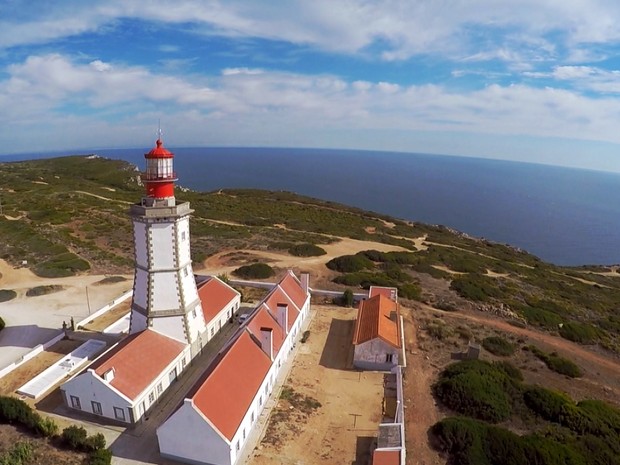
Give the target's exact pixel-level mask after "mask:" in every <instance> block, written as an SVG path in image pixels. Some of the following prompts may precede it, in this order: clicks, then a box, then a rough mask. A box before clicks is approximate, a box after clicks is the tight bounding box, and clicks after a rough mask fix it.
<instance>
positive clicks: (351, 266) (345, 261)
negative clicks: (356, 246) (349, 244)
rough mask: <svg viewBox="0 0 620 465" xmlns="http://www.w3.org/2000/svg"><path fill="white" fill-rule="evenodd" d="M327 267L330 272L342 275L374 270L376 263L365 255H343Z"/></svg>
mask: <svg viewBox="0 0 620 465" xmlns="http://www.w3.org/2000/svg"><path fill="white" fill-rule="evenodd" d="M325 265H326V266H327V268H329V269H330V270H334V271H339V272H341V273H356V272H358V271H362V270H366V269H373V268H374V263H373V262H372V261H371V260H369V259H368V258H366V257H365V256H363V255H342V256H341V257H336V258H332V259H331V260H330V261H328V262H327V263H326V264H325Z"/></svg>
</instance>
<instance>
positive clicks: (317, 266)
mask: <svg viewBox="0 0 620 465" xmlns="http://www.w3.org/2000/svg"><path fill="white" fill-rule="evenodd" d="M320 247H321V248H322V249H324V250H325V251H326V252H327V254H326V255H321V256H319V257H294V256H292V255H289V254H288V253H286V252H281V253H279V252H271V251H270V252H266V251H256V250H224V251H222V252H220V253H217V254H215V255H212V256H210V257H209V258H207V259H206V260H205V261H204V262H203V266H204V268H203V269H204V270H205V272H208V273H209V274H213V275H220V274H228V275H230V274H231V272H232V271H233V270H235V269H236V268H238V267H239V266H241V265H245V264H247V263H250V261H251V258H257V259H259V260H262V261H266V262H268V263H269V264H270V265H271V266H273V267H277V268H282V269H292V270H295V271H305V272H309V273H310V275H311V279H312V282H313V283H316V282H317V281H319V280H321V279H324V278H325V277H326V276H328V275H331V274H332V273H333V272H331V271H330V270H329V269H327V267H326V266H325V264H326V263H327V262H328V261H330V260H331V259H332V258H334V257H339V256H341V255H353V254H356V253H358V252H361V251H363V250H379V251H381V252H391V251H408V250H407V249H405V248H403V247H399V246H395V245H389V244H380V243H378V242H371V241H359V240H356V239H349V238H343V239H341V240H339V241H338V242H334V243H333V244H321V246H320ZM235 256H236V257H243V262H242V263H240V262H238V261H236V260H231V257H235Z"/></svg>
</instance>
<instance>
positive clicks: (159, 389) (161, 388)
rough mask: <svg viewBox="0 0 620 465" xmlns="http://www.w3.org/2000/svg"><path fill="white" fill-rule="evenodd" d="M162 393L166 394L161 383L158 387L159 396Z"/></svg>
mask: <svg viewBox="0 0 620 465" xmlns="http://www.w3.org/2000/svg"><path fill="white" fill-rule="evenodd" d="M162 392H164V387H163V386H162V385H161V383H159V384H158V385H157V394H161V393H162Z"/></svg>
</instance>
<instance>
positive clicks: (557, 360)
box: [527, 345, 583, 378]
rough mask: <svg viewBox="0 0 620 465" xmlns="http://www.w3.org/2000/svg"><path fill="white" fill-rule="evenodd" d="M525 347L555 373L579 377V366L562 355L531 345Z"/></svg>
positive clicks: (581, 373) (580, 373)
mask: <svg viewBox="0 0 620 465" xmlns="http://www.w3.org/2000/svg"><path fill="white" fill-rule="evenodd" d="M527 349H528V350H530V351H531V352H532V353H533V354H534V355H535V356H536V357H538V358H539V359H540V360H542V361H543V362H545V365H547V367H548V368H549V369H550V370H553V371H555V372H556V373H559V374H561V375H566V376H568V377H570V378H580V377H581V376H582V375H583V372H582V371H581V368H579V367H578V366H577V365H575V364H574V363H573V362H571V361H570V360H568V359H566V358H564V357H560V356H559V355H558V354H556V353H555V352H553V353H551V354H548V353H546V352H544V351H542V350H540V349H539V348H538V347H536V346H533V345H531V346H528V347H527Z"/></svg>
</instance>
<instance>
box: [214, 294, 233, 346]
mask: <svg viewBox="0 0 620 465" xmlns="http://www.w3.org/2000/svg"><path fill="white" fill-rule="evenodd" d="M240 302H241V297H240V296H239V295H238V294H237V295H235V298H234V299H232V300H231V301H230V302H229V303H228V304H227V305H226V306H225V307H224V308H223V309H222V310H221V311H220V312H219V313H218V314H217V315H216V316H215V317H214V318H213V319H212V320H211V321H209V322H208V323H207V341H208V340H210V339H211V337H212V336H211V329H213V336H215V335H216V334H217V333H218V331H219V330H220V328H223V327H224V326H225V325H226V324H228V320H229V318H230V317H228V316H226V315H228V314H229V313H230V315H231V316H232V315H234V314H235V311H236V310H237V309H238V308H239V305H240ZM235 307H236V308H235Z"/></svg>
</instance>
